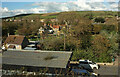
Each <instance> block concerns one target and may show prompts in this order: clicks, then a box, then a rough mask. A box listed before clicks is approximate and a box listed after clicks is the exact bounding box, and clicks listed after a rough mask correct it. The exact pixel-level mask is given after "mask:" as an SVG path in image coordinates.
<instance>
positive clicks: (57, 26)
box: [52, 25, 60, 28]
mask: <svg viewBox="0 0 120 77" xmlns="http://www.w3.org/2000/svg"><path fill="white" fill-rule="evenodd" d="M52 27H53V28H60V26H59V25H53V26H52Z"/></svg>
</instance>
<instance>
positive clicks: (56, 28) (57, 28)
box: [50, 25, 60, 34]
mask: <svg viewBox="0 0 120 77" xmlns="http://www.w3.org/2000/svg"><path fill="white" fill-rule="evenodd" d="M50 27H51V28H52V29H53V31H54V34H57V33H59V31H60V26H59V25H50Z"/></svg>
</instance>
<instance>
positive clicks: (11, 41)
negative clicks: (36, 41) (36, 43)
mask: <svg viewBox="0 0 120 77" xmlns="http://www.w3.org/2000/svg"><path fill="white" fill-rule="evenodd" d="M28 44H29V41H28V39H27V38H26V37H25V36H22V35H9V36H8V37H7V39H6V40H5V42H4V46H5V47H7V49H23V48H25V47H26V46H27V45H28Z"/></svg>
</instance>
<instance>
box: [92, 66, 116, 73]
mask: <svg viewBox="0 0 120 77" xmlns="http://www.w3.org/2000/svg"><path fill="white" fill-rule="evenodd" d="M94 72H96V73H97V74H100V75H118V66H115V65H111V66H108V65H101V66H100V68H99V69H98V70H94Z"/></svg>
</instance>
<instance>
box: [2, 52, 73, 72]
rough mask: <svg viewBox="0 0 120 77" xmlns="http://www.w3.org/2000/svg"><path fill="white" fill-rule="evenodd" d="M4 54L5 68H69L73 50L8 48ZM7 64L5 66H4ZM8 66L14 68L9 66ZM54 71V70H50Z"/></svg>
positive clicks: (33, 69)
mask: <svg viewBox="0 0 120 77" xmlns="http://www.w3.org/2000/svg"><path fill="white" fill-rule="evenodd" d="M7 51H8V52H4V53H3V56H2V60H3V67H2V68H3V69H15V68H16V69H19V68H21V67H25V68H26V70H31V71H35V70H36V71H40V69H42V68H48V69H50V70H54V69H67V68H68V67H69V63H70V59H71V56H72V52H71V51H69V52H66V51H41V50H7ZM4 65H5V66H4ZM7 66H9V67H12V66H13V67H12V68H7ZM50 72H54V71H49V73H50Z"/></svg>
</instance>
